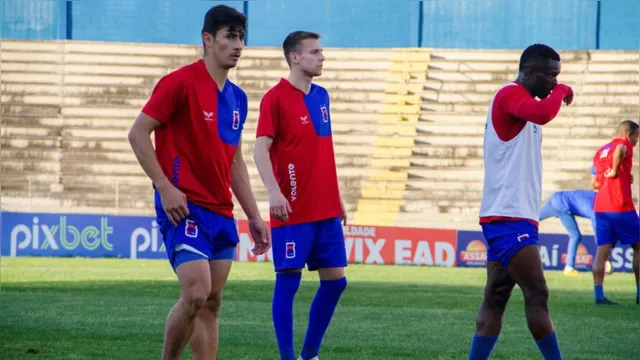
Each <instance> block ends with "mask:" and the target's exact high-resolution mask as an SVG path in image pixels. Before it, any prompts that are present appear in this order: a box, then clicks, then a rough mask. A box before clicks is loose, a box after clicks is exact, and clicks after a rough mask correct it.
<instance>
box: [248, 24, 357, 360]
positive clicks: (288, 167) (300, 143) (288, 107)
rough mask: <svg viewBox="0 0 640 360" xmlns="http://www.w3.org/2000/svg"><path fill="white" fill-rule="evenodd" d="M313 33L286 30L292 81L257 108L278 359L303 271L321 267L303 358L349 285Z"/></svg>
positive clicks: (310, 354) (311, 355) (290, 359)
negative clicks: (268, 219)
mask: <svg viewBox="0 0 640 360" xmlns="http://www.w3.org/2000/svg"><path fill="white" fill-rule="evenodd" d="M319 38H320V36H319V35H318V34H315V33H312V32H306V31H295V32H292V33H290V34H289V35H288V36H287V37H286V39H285V40H284V43H283V45H282V48H283V50H284V56H285V59H286V61H287V63H288V64H289V69H290V71H289V76H288V78H287V79H281V80H280V82H279V83H278V84H277V85H275V86H274V87H273V88H271V89H270V90H269V91H268V92H267V93H266V94H265V95H264V98H263V99H262V102H261V104H260V115H259V116H260V117H259V120H258V128H257V140H256V145H255V150H254V159H255V162H256V166H257V167H258V170H259V172H260V176H261V177H262V181H263V182H264V185H265V187H266V188H267V190H268V192H269V206H270V212H271V228H272V230H271V234H272V237H273V262H274V266H275V271H276V281H275V289H274V293H273V305H272V315H273V325H274V329H275V333H276V338H277V341H278V348H279V350H280V358H281V359H282V360H295V359H296V353H295V350H294V347H293V301H294V297H295V294H296V292H297V291H298V287H299V286H300V279H301V275H302V269H303V268H304V267H305V264H306V265H307V266H308V269H309V270H310V271H314V270H318V274H319V277H320V287H319V288H318V291H317V293H316V296H315V298H314V300H313V303H312V304H311V309H310V312H309V324H308V328H307V333H306V337H305V339H304V344H303V347H302V352H301V355H300V359H303V360H309V359H317V357H318V353H319V350H320V344H321V342H322V338H323V336H324V334H325V332H326V330H327V328H328V326H329V323H330V321H331V318H332V316H333V313H334V311H335V308H336V306H337V304H338V301H339V299H340V296H341V294H342V293H343V291H344V290H345V288H346V286H347V279H346V277H345V267H346V266H347V255H346V250H345V244H344V235H343V233H342V224H341V221H342V223H343V224H346V212H345V210H344V205H343V204H342V200H341V197H340V190H339V186H338V176H337V172H336V163H335V156H334V151H333V140H332V136H331V113H330V109H329V94H328V93H327V90H326V89H324V88H323V87H321V86H318V85H315V84H313V83H312V80H313V78H314V77H316V76H320V75H321V74H322V64H323V62H324V55H323V54H322V47H321V46H320V43H319V41H318V39H319Z"/></svg>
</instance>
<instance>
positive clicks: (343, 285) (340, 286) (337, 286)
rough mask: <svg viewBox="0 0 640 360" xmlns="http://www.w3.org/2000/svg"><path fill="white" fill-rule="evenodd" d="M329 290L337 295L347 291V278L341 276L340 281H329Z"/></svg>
mask: <svg viewBox="0 0 640 360" xmlns="http://www.w3.org/2000/svg"><path fill="white" fill-rule="evenodd" d="M329 283H330V284H331V290H332V291H333V292H335V293H337V294H342V293H343V292H344V291H345V290H346V289H347V277H346V276H343V277H341V278H340V279H336V280H330V281H329Z"/></svg>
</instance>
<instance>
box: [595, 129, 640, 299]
mask: <svg viewBox="0 0 640 360" xmlns="http://www.w3.org/2000/svg"><path fill="white" fill-rule="evenodd" d="M638 129H639V126H638V124H637V123H635V122H633V121H631V120H625V121H623V122H622V123H620V125H618V130H617V135H616V138H615V139H613V140H612V141H611V142H609V143H608V144H606V145H605V146H603V147H601V148H600V149H599V150H598V151H597V152H596V154H595V156H594V157H593V165H594V167H595V171H596V177H597V183H598V184H599V188H598V194H597V195H596V200H595V205H594V211H595V214H596V242H597V243H598V250H597V251H596V258H595V260H594V264H593V282H594V297H595V302H596V304H601V305H617V303H616V302H613V301H611V300H609V299H607V298H606V296H605V295H604V289H603V283H604V274H605V262H606V260H607V257H608V254H609V252H610V251H611V249H612V248H613V247H614V246H615V245H616V243H617V242H618V241H619V242H620V243H621V244H623V245H629V246H631V247H632V248H633V272H634V274H635V277H636V304H638V303H640V273H639V271H640V263H639V261H640V258H639V256H638V250H639V246H640V220H639V219H638V214H637V213H636V209H635V205H634V203H633V198H632V195H631V194H632V193H631V184H632V183H633V176H632V173H631V171H632V168H633V147H634V146H636V144H637V143H638V136H639V135H640V132H639V130H638Z"/></svg>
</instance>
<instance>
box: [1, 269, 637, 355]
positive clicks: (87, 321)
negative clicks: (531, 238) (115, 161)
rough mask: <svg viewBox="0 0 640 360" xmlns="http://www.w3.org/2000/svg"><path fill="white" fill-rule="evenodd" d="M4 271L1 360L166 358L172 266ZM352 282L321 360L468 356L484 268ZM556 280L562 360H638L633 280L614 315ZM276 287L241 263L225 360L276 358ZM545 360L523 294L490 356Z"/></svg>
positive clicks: (614, 282)
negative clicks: (529, 326)
mask: <svg viewBox="0 0 640 360" xmlns="http://www.w3.org/2000/svg"><path fill="white" fill-rule="evenodd" d="M1 266H2V288H1V291H0V306H1V310H0V359H3V360H13V359H65V360H72V359H127V360H131V359H158V358H159V356H160V350H161V347H162V332H163V326H164V320H165V317H166V315H167V312H168V310H169V309H170V308H171V306H172V305H173V303H174V302H175V300H176V299H177V296H178V287H177V283H176V282H175V280H174V274H173V272H172V271H171V269H170V267H169V266H168V264H167V263H165V262H164V261H144V260H107V259H100V260H92V259H48V258H19V259H15V258H3V259H2V264H1ZM348 277H349V287H348V289H347V291H346V292H345V295H344V297H343V298H342V300H341V303H340V306H339V308H338V310H337V311H336V315H335V317H334V320H333V322H332V325H331V327H330V328H329V331H328V332H327V335H326V337H325V340H324V346H323V348H322V350H321V353H320V358H321V359H322V360H332V359H379V360H382V359H385V360H389V359H466V356H467V349H468V347H469V344H470V341H471V337H472V334H473V330H474V321H475V313H476V310H477V308H478V305H479V303H480V300H481V296H482V285H483V283H484V278H485V273H484V269H450V268H425V267H420V268H418V267H393V266H360V265H352V266H350V267H349V269H348ZM547 277H548V282H549V287H550V289H551V299H550V308H551V312H552V316H553V319H554V323H555V325H556V329H557V331H558V336H559V340H560V342H561V347H562V350H563V353H564V356H565V359H598V360H604V359H634V358H635V359H637V358H638V354H640V307H638V306H636V305H635V303H634V291H635V287H634V285H633V282H634V281H633V278H632V275H630V274H614V275H612V276H611V277H608V278H607V281H606V283H605V289H606V291H607V294H608V295H609V297H610V298H612V299H614V300H619V301H620V302H621V305H620V306H619V307H615V308H613V307H610V308H601V307H596V306H595V305H593V303H592V292H591V289H592V285H591V276H590V274H588V273H584V274H582V276H580V277H578V278H566V277H564V276H563V275H562V274H561V273H559V272H548V273H547ZM273 279H274V276H273V272H272V267H271V265H270V264H246V263H236V264H234V267H233V270H232V275H231V278H230V281H229V283H228V285H227V287H226V289H225V293H224V295H223V299H224V300H223V305H222V313H221V320H220V332H221V335H220V342H221V345H220V351H219V356H218V358H219V359H222V360H226V359H252V360H253V359H270V360H272V359H278V355H277V350H276V349H277V347H276V342H275V337H274V333H273V329H272V324H271V310H270V309H271V296H272V291H273V290H272V289H273ZM316 286H317V280H316V276H315V273H306V274H305V276H304V281H303V284H302V286H301V287H300V290H299V292H298V297H297V300H296V309H295V321H296V346H297V348H298V349H299V348H300V346H301V342H302V339H303V337H304V331H305V323H306V319H307V312H308V308H309V305H310V303H311V300H312V299H313V296H314V293H315V289H316ZM183 358H184V359H188V358H190V356H189V354H188V353H187V354H185V355H184V356H183ZM540 358H541V357H540V355H539V354H538V351H537V348H536V346H535V343H534V342H533V340H532V339H531V336H530V335H529V332H528V330H527V326H526V322H525V319H524V315H523V301H522V295H521V294H520V291H516V292H515V293H514V297H513V299H512V301H511V303H510V306H509V308H508V309H507V314H506V316H505V324H504V327H503V332H502V336H501V337H500V340H499V341H498V344H497V346H496V349H495V351H494V355H493V357H492V359H512V360H515V359H540Z"/></svg>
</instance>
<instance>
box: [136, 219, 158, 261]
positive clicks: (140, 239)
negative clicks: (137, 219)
mask: <svg viewBox="0 0 640 360" xmlns="http://www.w3.org/2000/svg"><path fill="white" fill-rule="evenodd" d="M129 245H130V247H131V259H137V258H138V254H139V253H141V252H146V251H151V252H155V253H164V252H165V247H164V243H163V242H160V241H158V223H157V222H155V220H154V221H152V222H151V231H149V229H148V228H144V227H138V228H135V229H134V230H133V231H132V232H131V236H130V237H129Z"/></svg>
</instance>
